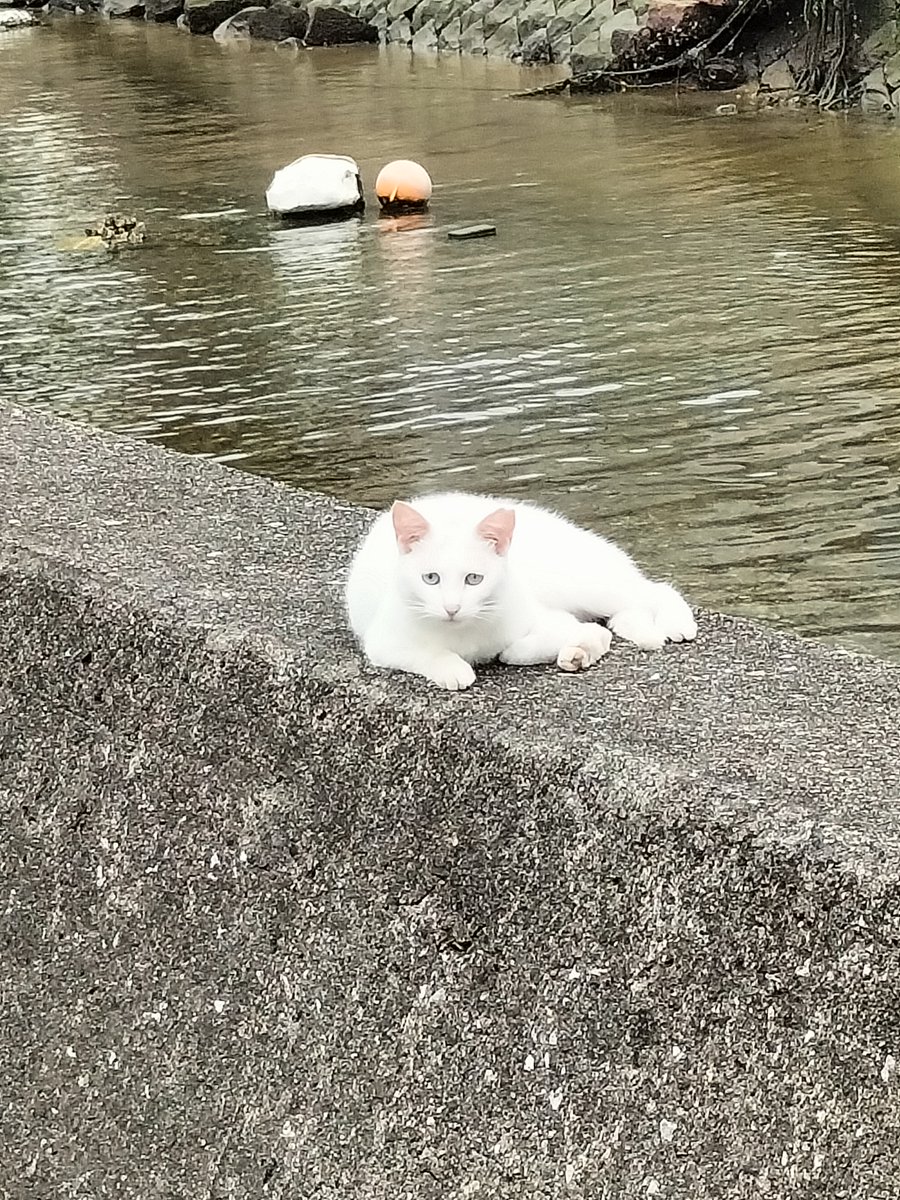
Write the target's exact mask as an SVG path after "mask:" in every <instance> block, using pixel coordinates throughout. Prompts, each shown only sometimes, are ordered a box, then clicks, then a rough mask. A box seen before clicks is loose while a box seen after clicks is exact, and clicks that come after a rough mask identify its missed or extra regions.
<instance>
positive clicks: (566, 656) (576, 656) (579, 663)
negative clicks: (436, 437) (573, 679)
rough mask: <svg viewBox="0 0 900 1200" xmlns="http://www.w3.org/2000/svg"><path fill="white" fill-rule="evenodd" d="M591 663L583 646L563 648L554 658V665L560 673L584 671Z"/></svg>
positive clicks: (588, 653)
mask: <svg viewBox="0 0 900 1200" xmlns="http://www.w3.org/2000/svg"><path fill="white" fill-rule="evenodd" d="M593 661H594V660H593V658H592V657H591V653H590V651H589V650H585V648H584V646H563V648H562V650H560V652H559V654H557V656H556V665H557V666H558V667H559V669H560V670H561V671H586V670H587V669H588V667H589V666H590V665H591V663H592V662H593Z"/></svg>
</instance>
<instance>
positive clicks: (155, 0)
mask: <svg viewBox="0 0 900 1200" xmlns="http://www.w3.org/2000/svg"><path fill="white" fill-rule="evenodd" d="M183 11H184V0H144V20H145V21H156V22H158V23H159V24H162V23H163V22H165V21H177V20H178V18H179V17H180V16H181V14H182V12H183Z"/></svg>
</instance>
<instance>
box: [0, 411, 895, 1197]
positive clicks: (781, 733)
mask: <svg viewBox="0 0 900 1200" xmlns="http://www.w3.org/2000/svg"><path fill="white" fill-rule="evenodd" d="M0 504H2V512H3V513H4V518H3V521H2V523H0V628H2V629H3V655H2V657H0V715H2V721H0V819H2V828H3V837H2V838H0V858H2V871H0V914H2V915H0V930H2V961H3V971H2V973H0V1015H2V1020H0V1133H2V1143H3V1146H4V1153H3V1155H2V1156H0V1194H3V1195H6V1196H10V1197H20V1196H22V1197H24V1196H34V1197H41V1198H43V1197H63V1196H66V1197H72V1198H76V1197H77V1198H85V1200H87V1198H88V1197H90V1200H105V1198H108V1197H122V1198H126V1197H127V1198H134V1200H138V1198H140V1200H148V1198H149V1197H191V1198H192V1200H193V1198H196V1200H212V1198H216V1200H238V1198H240V1200H245V1198H247V1197H260V1198H277V1200H306V1198H310V1200H312V1198H316V1200H388V1198H390V1200H404V1198H409V1200H413V1198H414V1200H463V1198H472V1197H476V1196H477V1197H484V1198H485V1200H488V1198H490V1200H493V1198H498V1200H499V1198H504V1200H523V1198H525V1197H530V1198H540V1200H561V1198H562V1197H576V1198H577V1197H581V1198H582V1200H603V1198H604V1197H608V1198H610V1200H612V1198H613V1197H615V1198H616V1200H619V1198H624V1197H634V1198H635V1200H637V1198H643V1197H665V1198H667V1200H713V1198H714V1197H715V1198H718V1200H725V1198H727V1200H750V1198H751V1197H752V1198H753V1200H758V1197H760V1196H766V1197H769V1198H770V1200H781V1198H784V1200H787V1198H788V1197H790V1198H791V1200H805V1198H810V1200H812V1198H813V1197H820V1196H827V1197H829V1198H830V1200H831V1198H834V1200H837V1198H843V1200H889V1198H890V1200H894V1197H895V1196H896V1189H897V1183H896V1181H897V1178H898V1177H900V1143H898V1140H897V1135H896V1116H897V1111H898V1087H900V1076H898V1060H900V995H898V990H900V983H898V981H900V949H898V948H900V886H898V885H900V823H898V810H897V798H898V794H900V733H898V730H900V701H898V695H900V669H898V668H897V667H893V666H889V665H887V664H884V663H880V662H878V661H875V660H872V659H864V658H859V657H854V656H852V655H849V654H842V653H839V652H834V651H830V650H827V649H824V648H821V647H819V646H816V645H812V644H808V643H804V642H801V641H799V640H797V639H795V638H792V637H789V636H786V635H782V634H778V633H775V632H772V631H770V630H767V629H763V628H760V627H757V626H754V625H752V624H750V623H748V622H745V621H739V620H733V619H730V618H727V617H722V616H714V615H712V614H704V615H703V616H702V621H701V632H700V638H699V640H698V642H697V643H696V644H695V645H693V646H690V647H672V648H670V649H668V650H666V651H663V652H660V653H658V654H653V655H642V654H641V653H640V652H638V651H636V650H634V649H633V648H630V647H628V646H626V645H624V644H616V646H615V647H614V650H613V652H612V654H611V655H610V656H609V658H608V660H606V661H604V663H603V664H602V666H601V667H600V668H598V669H596V670H594V671H592V672H589V673H588V674H586V675H584V676H579V677H568V676H563V675H561V674H559V673H558V672H556V671H554V670H550V669H546V670H545V669H530V670H511V669H500V668H497V669H492V670H487V671H485V672H484V673H483V676H482V678H481V680H480V681H479V683H478V685H477V686H476V688H475V689H473V691H472V692H467V693H463V694H457V695H449V694H443V693H440V694H439V693H437V692H434V691H431V690H429V688H428V687H427V686H426V685H424V684H422V683H419V682H417V681H416V680H414V679H411V678H407V677H389V676H386V675H382V674H379V673H377V672H375V671H372V670H370V669H368V668H367V667H366V666H365V665H364V664H363V663H362V662H361V661H360V659H359V657H358V655H357V654H356V652H355V649H354V647H353V645H352V644H351V641H350V640H349V638H348V635H347V633H346V630H345V626H344V619H343V615H342V612H341V608H340V589H341V576H342V572H343V569H344V567H345V564H346V562H347V559H348V555H349V554H350V552H351V549H352V546H353V544H354V542H355V539H356V538H357V536H358V534H359V532H360V530H361V529H362V528H363V526H364V523H365V521H366V519H367V517H366V514H364V513H362V512H360V511H359V510H356V509H353V508H350V507H348V506H345V505H341V504H339V503H337V502H335V501H332V500H327V499H325V498H323V497H316V496H310V495H305V494H303V493H299V492H293V491H291V490H289V489H287V488H283V487H277V486H274V485H271V484H268V483H266V482H262V481H258V480H255V479H253V478H250V477H248V476H244V475H241V474H238V473H236V472H231V471H226V470H223V469H219V468H217V467H215V466H212V465H210V464H208V463H204V462H200V461H194V460H188V459H183V458H180V457H178V456H175V455H172V454H169V453H165V452H162V451H159V450H156V449H153V448H149V447H146V446H142V445H139V444H134V443H131V442H129V441H126V440H122V439H116V438H111V437H106V436H102V435H99V434H95V433H91V432H88V431H85V430H82V429H80V428H77V427H74V426H71V425H68V424H66V423H63V422H60V421H55V420H53V419H49V418H46V417H42V416H37V415H34V414H28V413H26V412H21V411H17V410H11V409H2V408H0Z"/></svg>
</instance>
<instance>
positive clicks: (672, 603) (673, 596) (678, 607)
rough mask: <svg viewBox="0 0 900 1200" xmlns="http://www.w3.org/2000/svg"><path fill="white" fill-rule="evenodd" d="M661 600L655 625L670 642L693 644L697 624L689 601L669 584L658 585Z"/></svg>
mask: <svg viewBox="0 0 900 1200" xmlns="http://www.w3.org/2000/svg"><path fill="white" fill-rule="evenodd" d="M657 588H658V596H659V599H660V604H659V607H658V609H657V611H656V617H655V623H656V625H657V627H658V628H659V630H660V631H661V633H663V634H664V635H665V637H666V638H667V639H668V640H669V641H670V642H692V641H693V640H694V638H695V637H696V636H697V622H696V620H695V618H694V614H693V613H692V612H691V609H690V605H689V604H688V603H687V601H686V600H685V599H684V598H683V597H682V596H681V595H680V594H679V593H678V592H676V591H675V589H674V588H673V587H671V586H670V585H669V584H666V583H661V584H658V585H657Z"/></svg>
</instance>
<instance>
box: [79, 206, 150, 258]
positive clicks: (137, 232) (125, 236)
mask: <svg viewBox="0 0 900 1200" xmlns="http://www.w3.org/2000/svg"><path fill="white" fill-rule="evenodd" d="M84 232H85V234H86V235H87V236H88V237H98V238H101V239H102V240H103V244H104V245H105V246H106V248H107V250H119V249H120V248H121V247H122V246H139V245H140V244H141V243H142V242H143V240H144V238H145V236H146V227H145V225H144V222H143V221H139V220H138V219H137V217H129V216H124V215H122V214H121V213H107V214H106V216H105V217H104V218H103V220H102V221H100V222H99V223H98V224H97V225H89V226H88V227H87V228H86V229H85V231H84Z"/></svg>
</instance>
